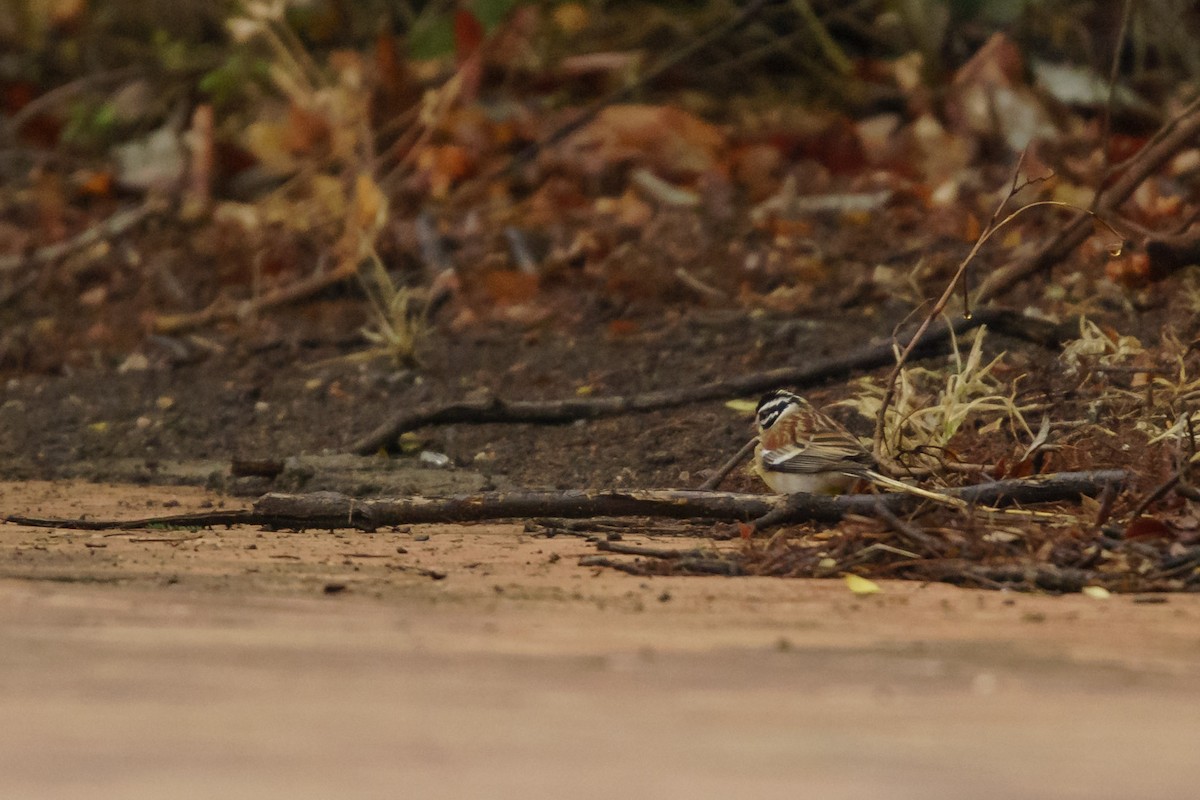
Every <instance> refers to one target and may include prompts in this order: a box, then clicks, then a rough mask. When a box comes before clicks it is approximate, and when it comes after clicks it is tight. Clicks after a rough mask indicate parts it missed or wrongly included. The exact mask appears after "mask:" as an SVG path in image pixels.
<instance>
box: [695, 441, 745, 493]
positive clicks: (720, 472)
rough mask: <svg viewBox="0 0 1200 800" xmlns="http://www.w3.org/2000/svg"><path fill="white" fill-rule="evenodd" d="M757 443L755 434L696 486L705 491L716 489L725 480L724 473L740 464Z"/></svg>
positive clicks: (726, 473) (729, 471)
mask: <svg viewBox="0 0 1200 800" xmlns="http://www.w3.org/2000/svg"><path fill="white" fill-rule="evenodd" d="M757 444H758V437H757V436H756V437H754V438H753V439H751V440H750V441H748V442H746V443H745V444H744V445H742V447H741V449H740V450H738V451H737V452H736V453H734V454H733V456H732V457H731V458H730V459H729V460H728V461H726V462H725V463H724V464H722V465H721V466H719V467H718V468H717V471H716V472H714V473H713V474H712V475H710V476H708V479H707V480H705V481H704V483H702V484H700V485H699V486H698V487H697V488H698V489H701V490H703V491H706V492H711V491H713V490H714V489H716V488H717V487H718V486H720V485H721V481H723V480H725V476H726V475H728V474H729V473H731V472H733V471H734V469H736V468H737V466H738V464H741V463H742V462H743V461H745V460H746V456H748V455H750V454H751V453H752V452H754V448H755V446H756V445H757Z"/></svg>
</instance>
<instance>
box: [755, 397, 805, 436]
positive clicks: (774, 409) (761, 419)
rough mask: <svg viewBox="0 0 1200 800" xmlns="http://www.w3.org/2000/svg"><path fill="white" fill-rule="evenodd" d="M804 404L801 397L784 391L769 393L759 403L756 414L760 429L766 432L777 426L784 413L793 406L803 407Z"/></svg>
mask: <svg viewBox="0 0 1200 800" xmlns="http://www.w3.org/2000/svg"><path fill="white" fill-rule="evenodd" d="M803 403H804V401H803V400H801V399H800V397H799V396H797V395H795V394H792V393H791V392H789V391H786V390H784V389H776V390H775V391H773V392H767V393H766V394H764V395H763V396H762V399H761V400H759V401H758V410H757V411H756V412H755V414H756V416H757V417H758V427H759V428H761V429H762V430H764V431H765V430H766V429H768V428H770V427H771V426H772V425H774V424H775V422H776V420H778V419H779V417H780V415H782V414H783V412H785V411H787V410H788V409H789V408H792V407H793V406H799V405H803Z"/></svg>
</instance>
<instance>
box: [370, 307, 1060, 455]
mask: <svg viewBox="0 0 1200 800" xmlns="http://www.w3.org/2000/svg"><path fill="white" fill-rule="evenodd" d="M979 325H990V326H992V327H993V328H996V329H1000V330H1002V331H1003V332H1004V333H1007V334H1009V335H1012V336H1017V337H1019V338H1023V339H1026V340H1028V341H1032V342H1036V343H1037V344H1040V345H1043V346H1047V347H1054V346H1057V345H1058V343H1059V342H1060V341H1064V340H1065V339H1069V338H1071V337H1072V336H1074V335H1075V334H1076V333H1077V332H1078V330H1079V326H1078V322H1077V321H1076V322H1075V327H1074V328H1071V326H1070V325H1069V324H1064V325H1061V326H1060V325H1054V324H1051V323H1047V322H1045V321H1042V320H1036V319H1032V318H1029V317H1025V316H1023V315H1022V314H1020V313H1018V312H1015V311H1010V310H1005V309H988V310H987V311H985V312H981V313H979V314H976V315H975V316H974V317H972V318H971V319H956V320H954V321H953V322H952V323H951V324H949V325H948V324H946V323H944V322H939V323H937V324H936V325H933V326H930V327H929V328H928V329H927V330H926V331H925V333H924V335H923V336H922V337H921V340H920V341H919V342H918V343H917V345H916V347H921V348H932V347H934V346H935V345H938V344H940V343H943V342H945V341H946V340H947V339H948V338H949V337H950V333H951V331H953V333H954V334H955V335H962V334H963V333H965V332H966V331H968V330H971V329H972V328H975V327H977V326H979ZM901 340H902V341H907V340H906V339H904V338H903V336H902V337H901ZM892 347H893V345H892V342H890V341H888V342H883V343H881V344H877V345H873V346H870V347H865V348H863V349H861V350H858V351H856V352H853V353H850V354H847V355H844V356H840V357H836V358H829V359H825V360H822V361H816V362H810V363H808V364H807V365H805V366H795V367H780V368H779V369H773V370H767V371H765V372H754V373H750V374H748V375H742V376H739V377H737V378H731V379H728V380H722V381H712V382H710V383H705V384H701V385H699V386H692V387H685V388H682V389H663V390H659V391H652V392H646V393H644V394H638V395H616V396H610V397H572V398H568V399H564V400H546V401H535V400H514V401H504V400H500V399H498V398H493V399H486V400H463V401H459V402H454V403H446V404H441V403H434V404H429V405H424V406H417V407H415V408H413V407H409V408H404V409H401V410H400V411H398V412H397V413H396V414H395V415H394V416H393V417H392V418H391V419H389V420H387V421H385V422H383V423H381V424H380V425H379V426H378V427H377V428H375V430H373V431H371V432H370V433H368V434H366V435H365V436H362V437H360V438H359V439H357V440H355V441H354V442H353V443H351V445H350V450H351V452H355V453H358V454H360V455H372V454H374V453H377V452H379V451H380V450H383V449H387V448H389V447H392V446H394V445H395V443H396V440H397V439H399V437H400V435H401V434H403V433H406V432H407V431H411V430H416V429H417V428H423V427H425V426H427V425H449V424H461V423H467V424H472V425H482V424H496V423H510V424H511V423H535V424H542V425H561V424H565V423H568V422H574V421H576V420H580V419H601V418H603V417H615V416H621V415H623V414H637V413H644V412H647V411H658V410H660V409H664V408H676V407H678V406H684V405H689V404H692V403H702V402H706V401H710V400H727V399H729V398H731V397H746V396H749V395H756V394H761V393H762V392H765V391H768V390H770V389H778V388H779V387H781V386H793V387H802V386H812V385H814V384H816V383H819V382H821V381H826V380H831V379H834V378H841V377H844V376H846V375H849V374H851V373H853V372H854V371H856V370H864V369H874V368H877V367H882V366H884V365H886V364H890V363H893V360H894V358H895V355H894V352H893V349H892Z"/></svg>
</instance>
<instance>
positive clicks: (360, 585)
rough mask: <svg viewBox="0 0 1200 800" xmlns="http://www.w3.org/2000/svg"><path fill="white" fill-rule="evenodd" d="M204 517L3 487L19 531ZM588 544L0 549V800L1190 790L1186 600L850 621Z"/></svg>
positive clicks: (373, 540) (138, 535)
mask: <svg viewBox="0 0 1200 800" xmlns="http://www.w3.org/2000/svg"><path fill="white" fill-rule="evenodd" d="M206 500H208V501H214V502H220V499H219V498H217V497H215V496H209V495H206V494H205V493H204V492H202V491H201V490H198V489H192V488H157V487H127V486H126V487H121V486H101V485H93V484H83V483H78V484H69V483H61V482H59V483H53V484H51V483H21V484H13V483H10V484H3V485H0V502H2V503H3V506H4V508H5V510H6V511H7V512H9V513H32V514H43V515H62V516H78V515H80V514H85V513H86V514H89V515H93V516H97V517H101V516H117V515H129V516H141V515H143V514H145V513H156V512H157V509H158V508H161V507H162V506H163V505H167V506H168V507H169V508H170V509H171V510H172V511H176V512H184V511H187V510H190V509H195V508H198V507H200V504H201V503H203V502H205V501H206ZM176 502H177V503H178V504H179V505H178V506H174V505H173V503H176ZM227 502H228V501H227ZM147 507H150V511H149V512H148V511H147ZM426 537H427V538H426ZM627 538H628V539H629V540H630V541H638V540H639V537H627ZM729 546H735V545H729ZM400 550H403V551H405V552H399V551H400ZM590 552H592V550H591V548H590V547H589V546H587V545H585V543H584V542H583V541H582V540H580V539H576V538H571V537H562V536H559V537H556V538H552V539H546V538H537V537H535V536H532V535H530V534H526V533H523V532H522V529H521V528H520V526H515V525H486V526H418V527H414V528H412V529H411V530H409V531H406V532H393V533H382V534H375V535H366V534H357V533H345V534H331V533H328V532H318V531H314V532H308V533H303V534H287V533H264V532H261V531H257V530H252V529H236V528H235V529H232V530H224V529H219V530H213V531H198V532H187V531H153V532H147V531H137V532H117V533H116V534H115V535H114V534H109V535H104V534H102V533H89V532H68V531H55V530H47V529H32V528H23V527H20V526H15V525H4V526H0V641H2V642H3V643H4V645H3V647H0V718H2V719H4V720H6V721H7V722H8V724H6V725H4V726H3V727H0V796H4V797H21V798H50V797H63V796H71V795H74V796H87V797H91V798H108V797H112V798H116V797H120V798H140V797H172V798H179V797H197V798H199V797H214V796H222V797H225V798H238V797H254V798H276V797H280V798H283V797H286V798H303V797H335V796H340V797H398V796H409V797H430V796H442V797H468V796H471V797H526V798H535V797H555V798H558V797H585V798H586V797H611V796H616V795H619V796H624V797H633V798H636V797H656V798H672V797H696V796H721V795H730V794H733V795H736V796H746V797H798V796H807V797H821V798H843V797H845V798H850V797H864V796H874V797H897V798H918V797H920V798H963V797H972V798H992V797H995V798H1001V797H1004V798H1009V797H1055V798H1064V797H1080V798H1083V797H1087V798H1109V797H1111V798H1128V797H1140V798H1157V797H1162V798H1167V797H1172V798H1174V797H1185V796H1188V795H1189V794H1190V792H1191V791H1192V790H1193V787H1194V786H1195V785H1196V781H1197V779H1198V778H1200V765H1198V764H1197V761H1196V759H1195V757H1194V743H1195V741H1196V734H1197V733H1198V732H1200V722H1197V720H1196V715H1195V713H1194V709H1195V708H1196V707H1197V705H1196V704H1197V702H1198V701H1200V688H1198V684H1197V680H1196V678H1197V676H1200V629H1198V628H1197V625H1196V620H1197V618H1198V617H1200V598H1196V597H1194V596H1188V595H1171V596H1170V597H1154V598H1151V597H1146V596H1141V597H1138V596H1120V597H1112V598H1110V599H1108V600H1094V599H1090V598H1088V597H1084V596H1080V595H1074V596H1066V597H1044V596H1032V595H1018V594H1011V593H1004V592H975V591H966V590H961V589H956V588H953V587H949V586H945V585H930V586H921V585H918V584H915V583H885V584H884V588H885V591H884V592H883V593H882V594H880V595H875V596H871V597H865V598H857V597H855V596H854V595H852V594H851V593H850V592H849V591H847V589H846V587H845V585H844V584H843V583H842V582H841V581H809V580H771V579H761V578H739V579H725V578H694V577H693V578H651V579H647V578H637V577H631V576H627V575H624V574H621V573H617V572H615V571H612V570H608V571H603V572H593V571H591V570H588V569H585V568H581V567H579V566H577V564H576V561H577V557H578V556H580V555H584V554H587V553H590ZM434 576H444V577H440V578H435V577H434ZM338 586H341V587H344V588H343V589H342V590H340V591H337V592H336V593H334V594H326V587H338ZM1164 600H1165V602H1162V601H1164Z"/></svg>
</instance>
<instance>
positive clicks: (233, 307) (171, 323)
mask: <svg viewBox="0 0 1200 800" xmlns="http://www.w3.org/2000/svg"><path fill="white" fill-rule="evenodd" d="M356 272H357V270H354V269H333V270H329V271H323V272H318V273H316V274H315V275H310V276H308V277H306V278H301V279H300V280H298V281H295V282H294V283H290V284H288V285H287V286H284V287H282V288H280V289H276V290H275V291H273V292H270V293H268V294H264V295H261V296H259V297H256V298H254V299H252V300H243V301H241V302H232V301H229V300H223V299H222V300H217V301H215V302H214V303H212V304H211V305H209V306H208V307H206V308H202V309H200V310H199V311H188V312H185V313H182V314H160V315H159V316H157V317H155V319H154V330H155V331H156V332H157V333H180V332H181V331H187V330H192V329H193V328H202V327H205V326H207V325H211V324H212V323H214V322H223V321H228V320H235V319H244V318H246V317H248V316H253V315H254V314H257V313H259V312H261V311H266V310H267V309H270V308H275V307H276V306H282V305H288V304H290V303H296V302H299V301H300V300H304V299H307V298H309V297H311V296H313V295H315V294H318V293H320V292H323V291H325V290H326V289H328V288H329V287H331V286H336V285H337V284H339V283H341V282H342V281H345V280H348V279H350V278H353V277H354V275H355V274H356Z"/></svg>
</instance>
